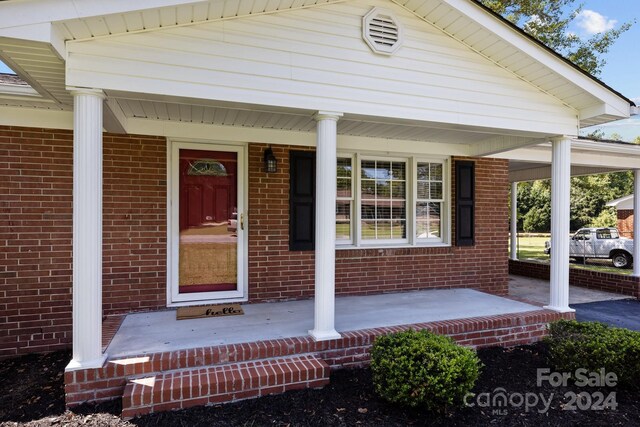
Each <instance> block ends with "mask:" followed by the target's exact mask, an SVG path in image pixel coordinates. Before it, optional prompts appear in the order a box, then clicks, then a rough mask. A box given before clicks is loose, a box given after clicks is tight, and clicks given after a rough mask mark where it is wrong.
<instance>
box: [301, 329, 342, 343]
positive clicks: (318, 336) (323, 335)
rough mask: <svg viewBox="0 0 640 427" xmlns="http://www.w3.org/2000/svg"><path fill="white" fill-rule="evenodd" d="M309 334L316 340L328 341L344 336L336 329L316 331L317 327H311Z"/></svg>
mask: <svg viewBox="0 0 640 427" xmlns="http://www.w3.org/2000/svg"><path fill="white" fill-rule="evenodd" d="M309 335H311V338H313V340H314V341H328V340H335V339H337V338H340V337H342V335H340V334H339V333H338V331H336V330H335V329H333V330H331V331H316V330H315V329H311V330H310V331H309Z"/></svg>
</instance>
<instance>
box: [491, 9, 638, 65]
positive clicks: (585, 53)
mask: <svg viewBox="0 0 640 427" xmlns="http://www.w3.org/2000/svg"><path fill="white" fill-rule="evenodd" d="M480 2H481V3H482V4H484V5H485V6H487V7H489V8H490V9H492V10H493V11H495V12H497V13H499V14H500V15H502V16H503V17H504V18H506V19H507V20H509V21H511V22H512V23H514V24H516V25H518V26H519V27H520V28H522V29H523V30H524V31H526V32H527V33H528V34H530V35H532V36H534V37H536V38H537V39H538V40H540V41H541V42H542V43H544V44H545V45H547V46H548V47H550V48H551V49H553V50H555V51H556V52H558V53H559V54H561V55H563V56H564V57H565V58H567V59H569V60H570V61H571V62H573V63H574V64H576V65H577V66H579V67H580V68H582V69H583V70H585V71H587V72H589V73H591V74H593V75H595V76H597V75H599V74H600V72H601V71H602V68H603V67H604V65H605V64H606V61H605V59H604V58H603V56H604V55H605V54H606V53H607V52H608V51H609V48H610V47H611V46H612V45H613V44H614V43H615V41H616V40H617V39H618V37H620V35H621V34H622V33H624V32H625V31H627V30H628V29H629V28H630V27H631V25H632V23H631V22H626V23H624V24H622V25H620V26H619V27H618V28H612V29H610V30H607V31H604V32H602V33H598V34H595V35H593V36H591V37H590V38H589V39H587V40H583V39H581V38H580V37H578V36H577V35H576V34H574V33H572V32H570V31H569V26H570V24H571V23H572V22H573V21H574V20H575V19H576V18H577V17H578V15H579V14H580V12H581V11H582V5H578V6H577V7H576V6H574V4H575V2H576V0H480Z"/></svg>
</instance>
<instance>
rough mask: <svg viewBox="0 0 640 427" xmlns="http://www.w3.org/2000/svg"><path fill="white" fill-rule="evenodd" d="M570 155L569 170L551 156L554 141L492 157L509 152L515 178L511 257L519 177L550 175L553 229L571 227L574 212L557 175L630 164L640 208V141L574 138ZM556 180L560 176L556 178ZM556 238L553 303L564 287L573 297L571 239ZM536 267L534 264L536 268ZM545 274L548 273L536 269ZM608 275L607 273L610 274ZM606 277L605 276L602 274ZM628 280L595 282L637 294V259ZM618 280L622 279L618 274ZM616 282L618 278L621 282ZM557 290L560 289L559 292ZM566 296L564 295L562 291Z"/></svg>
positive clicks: (637, 229) (638, 220)
mask: <svg viewBox="0 0 640 427" xmlns="http://www.w3.org/2000/svg"><path fill="white" fill-rule="evenodd" d="M564 155H567V156H569V158H570V160H569V161H567V160H565V163H564V164H570V165H571V168H570V174H566V170H563V169H562V167H560V165H557V167H553V163H559V162H552V159H555V157H556V156H557V154H556V153H555V150H553V144H552V143H551V142H548V143H543V144H538V145H532V146H528V147H523V148H518V149H515V150H511V151H506V152H503V153H500V154H496V155H494V156H493V157H499V158H505V159H508V160H509V182H510V183H511V221H510V222H511V260H512V261H518V253H517V194H518V183H519V182H526V181H534V180H540V179H549V178H550V179H551V181H552V185H551V192H552V195H551V197H552V201H551V207H552V213H551V235H552V236H554V235H562V234H565V233H567V232H568V217H569V200H568V197H569V189H568V188H566V187H568V186H565V185H562V184H560V183H559V182H558V181H563V180H567V181H568V179H569V177H573V176H584V175H594V174H601V173H607V172H622V171H626V170H631V171H633V172H634V200H635V202H634V208H635V210H636V211H637V212H640V168H638V165H640V145H635V144H631V143H624V142H618V141H596V140H591V139H586V138H574V139H572V140H571V149H570V151H569V153H565V154H564ZM554 181H556V182H555V183H554ZM633 230H634V235H640V234H638V233H640V215H636V216H635V217H634V222H633ZM557 240H558V239H556V241H554V240H553V239H552V251H551V256H550V264H551V266H550V272H549V273H548V274H549V278H550V279H549V281H550V301H551V303H550V304H553V301H554V293H556V294H557V293H558V292H559V290H560V291H562V292H566V293H567V295H566V298H567V302H569V296H568V291H569V286H567V284H566V283H565V282H568V281H569V274H568V272H569V245H568V239H564V240H563V241H560V242H559V241H557ZM633 258H634V259H636V260H638V259H640V245H637V244H636V245H634V249H633ZM533 268H534V267H532V269H533ZM532 275H533V276H535V277H538V278H541V277H543V276H544V275H542V276H541V275H540V274H532ZM600 276H602V277H599V279H598V280H600V279H603V280H605V281H606V280H610V277H611V276H616V275H609V274H606V275H604V274H600ZM605 276H606V277H605ZM601 281H602V280H601ZM620 281H621V282H630V283H625V284H624V285H623V286H618V287H616V286H614V284H612V285H611V286H608V285H607V284H606V283H605V284H602V283H600V284H598V285H596V286H594V287H595V288H597V289H600V290H609V291H612V290H613V291H614V292H617V293H623V294H626V295H632V296H637V295H638V288H639V287H640V262H635V263H634V267H633V274H632V276H631V277H626V276H623V277H621V279H620ZM616 282H617V280H616ZM616 285H617V284H616ZM556 296H557V295H556ZM562 297H563V298H564V296H562Z"/></svg>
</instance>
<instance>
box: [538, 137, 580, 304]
mask: <svg viewBox="0 0 640 427" xmlns="http://www.w3.org/2000/svg"><path fill="white" fill-rule="evenodd" d="M552 144H553V160H552V163H551V278H550V302H549V305H547V306H545V308H547V309H549V310H554V311H559V312H562V313H564V312H570V311H573V309H571V308H569V213H570V184H571V174H570V170H571V140H570V139H568V138H559V139H556V140H554V141H553V143H552Z"/></svg>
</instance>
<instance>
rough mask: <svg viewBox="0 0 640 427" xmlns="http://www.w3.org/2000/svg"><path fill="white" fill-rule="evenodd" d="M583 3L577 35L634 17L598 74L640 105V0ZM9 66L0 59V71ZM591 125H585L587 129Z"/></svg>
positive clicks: (627, 132)
mask: <svg viewBox="0 0 640 427" xmlns="http://www.w3.org/2000/svg"><path fill="white" fill-rule="evenodd" d="M580 3H582V4H583V5H584V8H583V11H582V13H581V15H580V16H578V18H577V19H576V20H575V21H574V23H573V26H572V28H571V29H570V30H571V31H573V32H574V33H575V34H577V35H578V36H580V37H584V38H589V36H591V35H593V34H596V33H598V32H601V31H604V30H607V29H609V28H617V27H619V26H620V25H621V24H622V23H624V22H630V21H634V20H635V21H637V22H636V23H635V24H634V25H633V26H632V27H631V29H630V30H629V31H627V32H626V33H624V34H622V36H620V38H619V39H618V40H617V41H616V43H615V44H614V45H613V46H612V48H611V50H610V51H609V53H608V54H607V55H606V56H605V57H604V58H605V60H606V61H607V64H606V65H605V66H604V68H603V70H602V74H601V75H600V76H599V78H600V79H601V80H602V81H603V82H605V83H606V84H607V85H609V86H610V87H612V88H613V89H615V90H617V91H618V92H620V93H622V94H623V95H624V96H626V97H627V98H630V99H631V100H633V101H635V103H636V104H637V105H638V106H640V0H576V2H575V6H577V5H579V4H580ZM2 72H11V70H10V69H9V68H8V67H7V66H6V65H4V64H3V63H2V62H0V73H2ZM598 129H601V130H602V131H603V132H604V133H605V137H611V136H612V135H613V134H618V135H620V136H621V137H622V139H623V140H625V141H631V140H633V139H634V138H636V137H637V136H640V117H638V116H636V117H632V118H630V119H626V120H620V121H617V122H612V123H609V124H607V125H603V126H598ZM593 130H595V129H594V128H586V129H585V130H584V131H583V133H584V134H586V133H589V132H592V131H593Z"/></svg>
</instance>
